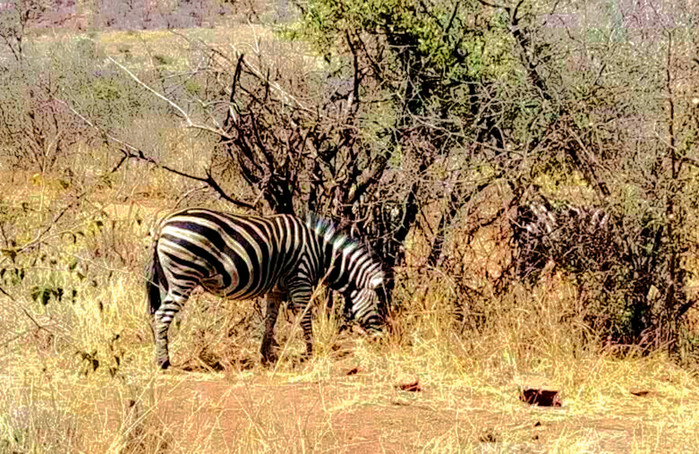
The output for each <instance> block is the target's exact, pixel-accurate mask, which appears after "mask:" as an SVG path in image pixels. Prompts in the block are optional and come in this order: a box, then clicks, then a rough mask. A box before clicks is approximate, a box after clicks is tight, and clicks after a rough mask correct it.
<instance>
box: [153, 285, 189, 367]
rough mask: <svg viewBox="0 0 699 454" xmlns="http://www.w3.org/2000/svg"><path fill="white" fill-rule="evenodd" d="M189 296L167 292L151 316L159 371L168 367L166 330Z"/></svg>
mask: <svg viewBox="0 0 699 454" xmlns="http://www.w3.org/2000/svg"><path fill="white" fill-rule="evenodd" d="M188 297H189V295H186V296H182V295H175V294H173V293H172V292H168V294H167V297H166V298H165V300H163V303H162V304H161V305H160V307H159V308H158V310H157V311H155V314H154V315H153V330H154V331H155V361H156V364H157V365H158V367H160V368H161V369H167V368H168V367H170V355H169V353H168V330H169V329H170V323H172V320H173V319H174V318H175V315H177V313H178V312H179V311H180V310H181V309H182V307H183V306H184V303H185V302H186V301H187V299H188Z"/></svg>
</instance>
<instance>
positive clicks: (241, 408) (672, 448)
mask: <svg viewBox="0 0 699 454" xmlns="http://www.w3.org/2000/svg"><path fill="white" fill-rule="evenodd" d="M345 374H346V372H345V373H343V374H342V375H339V374H337V375H335V376H333V377H326V378H324V379H320V380H311V381H304V382H299V383H293V382H292V381H293V380H295V379H294V378H293V377H294V376H293V375H289V376H288V377H279V376H277V377H275V376H274V374H273V373H269V374H268V375H267V376H260V374H259V373H256V374H249V373H245V372H240V373H234V374H230V375H229V374H226V373H199V372H184V371H181V370H180V371H178V370H171V371H168V372H167V373H164V374H159V375H157V376H155V378H154V380H155V381H154V383H153V386H152V388H151V390H150V392H152V395H151V396H150V398H145V399H143V400H142V401H139V403H135V401H133V400H123V399H121V400H120V399H119V398H114V396H112V397H109V396H105V397H107V399H105V400H104V401H103V402H102V403H100V404H98V405H97V406H96V407H97V408H99V410H98V412H97V413H98V414H96V415H95V416H96V417H97V419H98V420H100V423H99V424H102V425H103V426H104V427H110V428H112V429H110V430H114V429H116V430H121V431H122V433H124V434H126V435H125V437H126V440H127V441H126V445H125V447H126V450H125V451H123V450H122V452H144V450H145V452H169V451H171V450H174V451H177V452H182V451H184V452H215V453H218V452H221V453H223V452H341V453H373V452H395V453H398V452H425V451H429V452H473V451H475V452H552V451H554V452H652V451H654V452H680V451H683V452H689V451H691V450H692V449H690V448H691V447H690V446H681V445H678V444H677V443H676V440H677V439H676V438H675V437H669V438H663V437H662V435H661V434H662V431H661V430H660V431H659V427H658V424H659V421H656V420H655V419H654V418H653V417H652V414H653V412H654V411H653V408H655V407H656V406H657V405H659V404H660V405H663V397H662V395H660V394H658V393H656V392H650V393H648V394H647V395H644V396H634V395H632V394H631V393H629V396H628V399H625V400H624V401H621V402H620V405H621V406H622V408H625V409H624V410H622V411H619V410H618V409H617V411H615V413H614V415H613V416H608V415H605V414H604V412H601V413H600V414H597V415H595V414H592V415H590V414H588V415H579V414H576V413H577V412H576V411H575V408H571V405H569V404H568V403H567V402H566V398H565V396H564V397H563V405H562V406H561V407H558V408H544V407H536V406H530V405H527V404H525V403H524V402H521V401H520V400H519V394H518V390H517V388H516V387H513V386H505V387H503V388H502V389H500V392H499V393H498V392H496V393H490V394H491V395H490V396H487V397H486V396H484V393H483V391H482V390H478V389H472V388H470V387H468V386H459V385H458V384H455V385H452V386H449V387H448V388H447V387H444V386H439V385H436V387H435V388H432V387H431V386H430V385H429V384H420V387H421V391H419V392H410V391H402V390H400V389H399V385H400V384H401V383H395V384H389V383H371V381H372V378H371V377H370V375H369V374H363V372H361V371H360V372H359V373H357V374H353V375H350V376H347V375H345ZM116 402H121V405H119V404H115V403H116ZM142 402H149V404H147V405H146V404H143V403H142ZM574 406H575V405H574V404H573V405H572V407H574ZM120 424H121V425H122V426H121V427H120V428H117V427H115V426H118V425H120ZM93 429H94V428H93ZM673 439H674V440H675V442H674V443H673V441H672V440H673ZM93 449H94V450H95V452H102V451H104V450H107V451H108V450H109V447H106V446H98V445H94V446H91V448H90V451H92V450H93Z"/></svg>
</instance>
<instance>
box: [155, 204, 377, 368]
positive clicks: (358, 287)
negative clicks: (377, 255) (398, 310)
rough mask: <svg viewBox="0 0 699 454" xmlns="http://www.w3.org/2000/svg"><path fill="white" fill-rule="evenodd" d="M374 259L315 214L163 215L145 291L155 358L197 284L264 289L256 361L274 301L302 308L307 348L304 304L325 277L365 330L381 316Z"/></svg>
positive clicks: (235, 292)
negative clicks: (305, 216) (261, 331)
mask: <svg viewBox="0 0 699 454" xmlns="http://www.w3.org/2000/svg"><path fill="white" fill-rule="evenodd" d="M383 279H384V274H383V272H382V270H381V265H380V264H379V263H378V262H377V261H376V260H374V259H373V258H372V256H371V255H370V254H369V252H368V251H367V250H366V249H364V248H363V247H362V246H361V245H360V244H359V243H357V242H356V241H354V240H352V239H350V238H348V237H347V236H345V235H343V234H341V233H339V232H337V231H336V230H335V229H334V228H333V226H332V225H331V224H330V223H328V222H327V221H324V220H322V219H318V218H316V217H313V216H311V217H309V219H308V220H307V221H306V222H304V221H302V220H301V219H299V218H297V217H295V216H291V215H276V216H270V217H255V216H240V215H234V214H228V213H221V212H217V211H212V210H207V209H196V208H193V209H186V210H183V211H180V212H178V213H175V214H172V215H170V216H168V217H167V218H165V219H164V220H163V221H162V222H161V224H160V226H159V230H158V233H157V236H156V239H155V247H154V254H153V260H152V263H151V265H150V267H149V272H148V283H147V286H148V299H149V304H150V311H151V314H152V315H153V317H154V319H153V324H154V332H155V342H156V357H157V362H158V365H160V366H161V367H162V368H167V367H168V366H169V364H170V361H169V355H168V336H167V333H168V328H169V326H170V323H171V322H172V319H173V318H174V317H175V315H176V314H177V313H178V312H179V311H180V309H182V307H183V305H184V304H185V302H186V301H187V299H188V298H189V296H190V294H191V293H192V291H193V290H194V289H195V288H196V287H197V286H202V287H203V288H204V289H205V290H207V291H209V292H211V293H213V294H215V295H218V296H221V297H225V298H229V299H246V298H252V297H255V296H260V295H266V299H267V315H266V320H265V332H264V337H263V341H262V358H263V361H265V362H268V361H273V360H275V356H274V352H273V344H274V325H275V323H276V319H277V313H278V310H279V305H280V303H281V301H283V300H285V299H288V300H289V301H290V302H291V307H292V309H293V310H294V311H295V312H297V313H298V312H300V311H304V315H303V317H302V319H301V327H302V328H303V334H304V338H305V341H306V350H307V354H309V355H310V354H311V353H312V351H313V345H312V327H311V311H310V308H309V309H308V310H307V309H306V307H307V305H308V304H309V301H310V298H311V295H312V292H313V290H314V288H315V287H316V286H317V285H318V284H320V283H325V284H326V285H328V286H329V287H330V288H332V289H333V290H337V291H339V292H341V293H342V294H343V295H344V296H345V300H346V304H348V305H349V307H348V312H349V313H350V314H351V315H352V316H353V317H354V318H355V319H356V320H358V321H359V322H360V324H361V325H362V327H364V328H365V329H368V330H370V331H378V330H380V327H381V320H380V317H379V311H378V295H377V292H376V289H377V288H378V287H380V286H381V285H382V284H383Z"/></svg>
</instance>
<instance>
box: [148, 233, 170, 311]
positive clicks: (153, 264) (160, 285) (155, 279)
mask: <svg viewBox="0 0 699 454" xmlns="http://www.w3.org/2000/svg"><path fill="white" fill-rule="evenodd" d="M161 290H165V291H167V280H165V279H164V276H163V268H162V266H161V265H160V259H159V258H158V242H157V240H156V242H155V244H154V245H153V257H152V258H151V260H150V261H149V262H148V266H147V268H146V294H147V295H148V309H149V310H150V314H151V315H154V314H155V311H157V310H158V308H160V304H161V303H162V300H161V296H160V293H161Z"/></svg>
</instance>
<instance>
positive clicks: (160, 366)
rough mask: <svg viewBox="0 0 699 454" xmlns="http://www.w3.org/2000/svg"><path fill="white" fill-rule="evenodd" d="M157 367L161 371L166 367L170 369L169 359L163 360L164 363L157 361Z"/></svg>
mask: <svg viewBox="0 0 699 454" xmlns="http://www.w3.org/2000/svg"><path fill="white" fill-rule="evenodd" d="M158 367H159V368H160V369H161V370H165V369H167V368H168V367H170V359H169V358H165V360H164V361H158Z"/></svg>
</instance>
